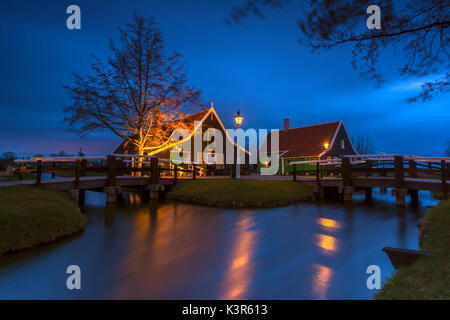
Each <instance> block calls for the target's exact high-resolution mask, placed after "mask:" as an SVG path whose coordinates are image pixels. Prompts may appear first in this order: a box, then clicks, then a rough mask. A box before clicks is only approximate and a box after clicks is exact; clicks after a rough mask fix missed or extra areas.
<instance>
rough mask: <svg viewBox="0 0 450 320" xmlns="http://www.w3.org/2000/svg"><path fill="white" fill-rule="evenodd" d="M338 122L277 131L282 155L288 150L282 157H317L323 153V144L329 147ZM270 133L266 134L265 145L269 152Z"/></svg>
mask: <svg viewBox="0 0 450 320" xmlns="http://www.w3.org/2000/svg"><path fill="white" fill-rule="evenodd" d="M339 122H340V121H335V122H329V123H322V124H316V125H312V126H306V127H298V128H292V129H288V130H287V132H284V130H282V129H281V130H280V131H279V138H280V148H279V151H280V152H281V153H282V152H284V151H287V150H289V151H288V152H287V153H285V154H284V155H283V157H304V156H318V155H319V154H321V153H322V152H323V151H325V147H324V144H325V143H328V144H330V145H331V140H332V139H333V136H334V134H335V132H336V130H337V129H338V127H339ZM270 139H271V133H269V134H268V136H267V139H266V143H267V150H268V152H270V147H271V146H270Z"/></svg>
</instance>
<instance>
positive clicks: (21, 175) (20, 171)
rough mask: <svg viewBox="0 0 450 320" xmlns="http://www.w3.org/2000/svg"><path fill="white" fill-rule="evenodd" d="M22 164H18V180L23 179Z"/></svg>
mask: <svg viewBox="0 0 450 320" xmlns="http://www.w3.org/2000/svg"><path fill="white" fill-rule="evenodd" d="M23 167H24V166H23V162H20V163H19V180H22V179H23Z"/></svg>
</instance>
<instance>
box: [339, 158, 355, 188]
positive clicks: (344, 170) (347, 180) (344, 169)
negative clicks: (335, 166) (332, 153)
mask: <svg viewBox="0 0 450 320" xmlns="http://www.w3.org/2000/svg"><path fill="white" fill-rule="evenodd" d="M341 175H342V180H343V184H344V187H348V186H351V177H352V166H351V163H350V158H348V157H345V158H344V159H342V165H341Z"/></svg>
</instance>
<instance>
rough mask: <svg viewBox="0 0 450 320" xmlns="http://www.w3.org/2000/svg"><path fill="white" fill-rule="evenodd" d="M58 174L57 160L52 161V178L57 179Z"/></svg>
mask: <svg viewBox="0 0 450 320" xmlns="http://www.w3.org/2000/svg"><path fill="white" fill-rule="evenodd" d="M55 176H56V162H54V161H53V162H52V179H55Z"/></svg>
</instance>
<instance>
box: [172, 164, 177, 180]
mask: <svg viewBox="0 0 450 320" xmlns="http://www.w3.org/2000/svg"><path fill="white" fill-rule="evenodd" d="M177 179H178V166H177V165H175V166H174V167H173V184H177Z"/></svg>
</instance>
